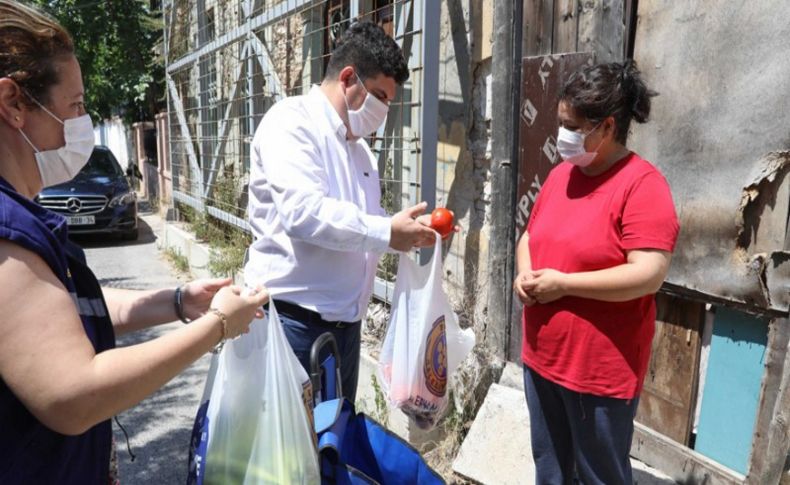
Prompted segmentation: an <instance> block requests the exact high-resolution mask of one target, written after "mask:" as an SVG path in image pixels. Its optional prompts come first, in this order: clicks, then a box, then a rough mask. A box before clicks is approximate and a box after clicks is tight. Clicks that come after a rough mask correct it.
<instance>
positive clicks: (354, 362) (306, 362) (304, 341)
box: [280, 312, 362, 404]
mask: <svg viewBox="0 0 790 485" xmlns="http://www.w3.org/2000/svg"><path fill="white" fill-rule="evenodd" d="M280 321H281V322H282V323H283V330H285V337H286V338H287V339H288V342H289V343H290V344H291V348H292V349H293V351H294V353H295V354H296V357H297V358H298V359H299V362H301V364H302V367H304V368H305V370H306V371H307V374H308V375H309V374H310V372H311V370H310V349H311V348H312V347H313V342H315V341H316V340H318V337H320V336H321V335H322V334H324V333H325V332H330V333H331V334H332V335H334V337H335V340H336V341H337V347H338V351H339V352H340V355H339V356H337V357H338V358H339V359H340V379H341V381H342V386H343V396H345V397H346V398H347V399H348V400H349V401H351V403H352V404H353V403H354V399H355V398H356V395H357V380H358V378H359V346H360V330H361V327H362V324H361V323H359V322H358V323H356V324H354V325H350V326H348V327H345V328H336V327H332V326H329V325H326V326H323V325H317V324H312V323H303V322H300V321H298V320H295V319H293V318H291V317H290V316H288V315H286V314H284V312H281V313H280ZM328 354H329V347H324V349H323V351H322V352H321V354H319V364H320V363H321V362H323V361H324V359H325V358H326V357H327V355H328Z"/></svg>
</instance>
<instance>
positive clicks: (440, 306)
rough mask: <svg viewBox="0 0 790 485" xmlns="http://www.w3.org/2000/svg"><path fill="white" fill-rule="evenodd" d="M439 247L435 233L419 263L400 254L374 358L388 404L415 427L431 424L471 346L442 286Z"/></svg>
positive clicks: (472, 340) (468, 334)
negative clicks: (383, 333)
mask: <svg viewBox="0 0 790 485" xmlns="http://www.w3.org/2000/svg"><path fill="white" fill-rule="evenodd" d="M441 249H442V247H441V239H440V238H439V237H438V236H437V238H436V246H435V248H434V251H433V258H432V259H431V261H430V262H429V263H428V264H427V265H425V266H420V265H419V264H417V263H416V262H414V261H412V260H411V259H410V258H409V257H408V256H406V255H401V256H400V261H399V263H398V276H397V279H396V280H395V291H394V294H393V299H392V311H391V314H390V322H389V326H388V328H387V335H386V337H385V338H384V344H383V346H382V349H381V355H380V357H379V378H380V380H381V382H382V386H383V388H384V391H385V393H386V395H387V397H388V399H389V401H390V403H391V404H392V405H393V406H396V407H399V408H401V409H402V410H403V412H404V413H406V414H408V415H410V416H411V417H412V418H414V420H415V421H416V422H417V424H418V425H419V426H421V427H431V426H434V425H436V422H437V421H438V419H439V418H440V417H441V413H442V411H444V408H445V407H446V406H447V402H448V399H449V396H448V393H447V385H448V380H449V378H450V376H451V375H452V373H453V372H454V371H455V369H456V368H457V367H458V365H459V364H460V363H461V361H462V360H463V359H465V358H466V356H467V355H468V354H469V352H470V351H471V350H472V347H474V344H475V335H474V333H473V332H472V330H471V329H466V330H462V329H461V328H460V327H459V326H458V317H457V316H456V314H455V313H454V312H453V310H452V307H451V306H450V302H449V301H448V300H447V295H446V294H445V293H444V290H443V289H442V251H441Z"/></svg>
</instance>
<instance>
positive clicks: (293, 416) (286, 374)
mask: <svg viewBox="0 0 790 485" xmlns="http://www.w3.org/2000/svg"><path fill="white" fill-rule="evenodd" d="M267 313H268V315H267V318H265V319H263V320H257V321H254V322H253V323H252V325H251V326H250V332H249V333H248V334H246V335H243V336H241V337H239V338H238V339H235V340H232V341H229V342H227V343H226V344H225V347H224V348H223V349H222V352H221V353H220V356H219V366H218V368H217V375H216V378H215V380H214V385H213V387H212V390H211V398H210V400H209V405H208V410H207V412H206V416H207V418H208V445H207V450H206V461H205V471H206V475H205V481H204V483H206V484H222V485H225V484H245V485H263V484H278V485H279V484H310V485H312V484H317V483H319V481H320V478H319V471H318V457H317V452H316V446H315V438H314V432H313V420H312V387H311V386H310V379H309V376H308V375H307V372H306V371H305V370H304V369H303V368H302V366H301V364H300V363H299V360H298V359H297V358H296V355H294V353H293V350H291V347H290V345H289V344H288V341H287V340H286V338H285V333H284V332H283V329H282V323H281V322H280V318H279V317H278V315H277V310H276V309H275V307H274V304H273V303H270V304H269V311H268V312H267Z"/></svg>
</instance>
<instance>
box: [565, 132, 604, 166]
mask: <svg viewBox="0 0 790 485" xmlns="http://www.w3.org/2000/svg"><path fill="white" fill-rule="evenodd" d="M599 126H601V124H600V123H598V124H597V125H595V128H593V129H592V130H590V131H589V132H587V133H585V134H582V133H579V132H578V131H571V130H568V129H567V128H565V127H563V126H560V130H559V132H558V133H557V151H559V152H560V156H561V157H562V159H563V160H565V161H566V162H568V163H572V164H574V165H576V166H578V167H586V166H588V165H590V164H591V163H592V162H593V160H595V157H596V156H597V155H598V148H600V146H601V145H600V144H599V145H598V147H597V148H596V149H595V150H593V151H591V152H588V151H586V150H585V149H584V139H585V138H587V136H588V135H589V134H590V133H592V132H593V131H595V130H597V129H598V127H599ZM601 143H603V140H601Z"/></svg>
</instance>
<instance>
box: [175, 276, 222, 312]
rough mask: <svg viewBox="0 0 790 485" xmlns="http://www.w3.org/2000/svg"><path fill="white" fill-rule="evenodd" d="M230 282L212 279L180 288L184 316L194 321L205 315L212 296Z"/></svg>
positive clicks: (190, 283) (194, 282) (193, 282)
mask: <svg viewBox="0 0 790 485" xmlns="http://www.w3.org/2000/svg"><path fill="white" fill-rule="evenodd" d="M232 282H233V280H231V279H230V278H214V279H203V280H195V281H192V282H189V283H187V284H185V285H184V286H182V287H181V294H182V298H183V300H182V301H183V308H184V316H185V317H187V318H188V319H190V320H194V319H196V318H198V317H199V316H201V315H203V314H204V313H206V312H207V311H208V308H209V305H211V300H212V299H213V298H214V295H216V294H217V292H218V291H219V290H220V289H221V288H224V287H226V286H229V285H230V284H231V283H232Z"/></svg>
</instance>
